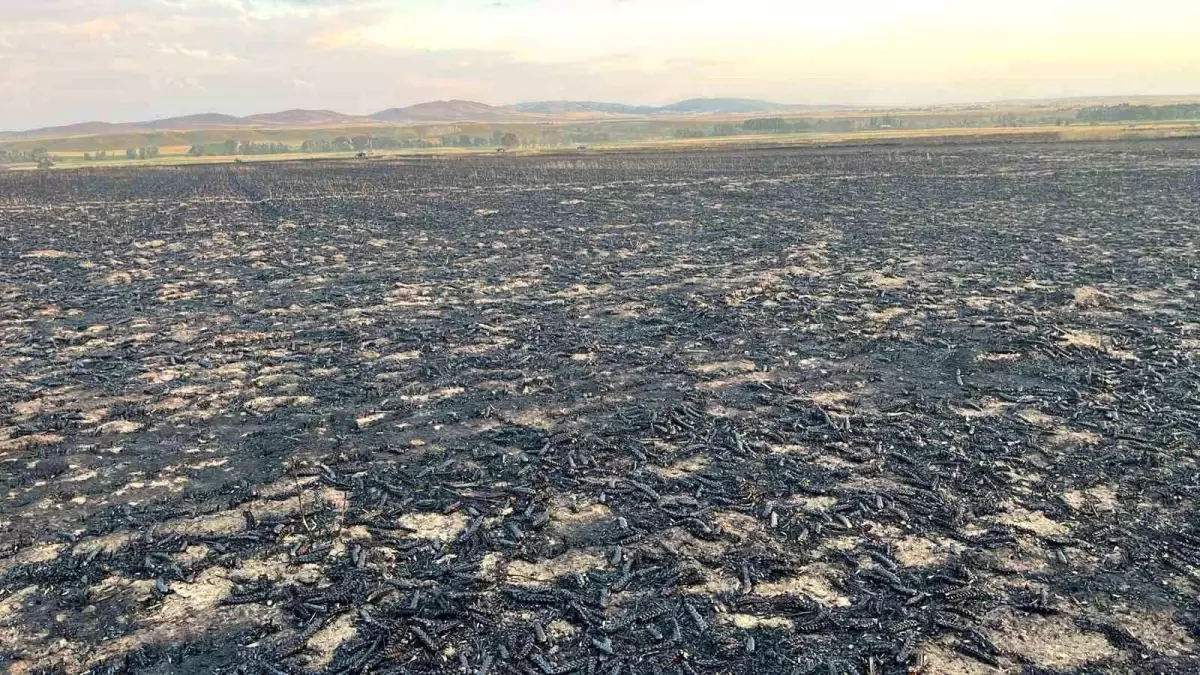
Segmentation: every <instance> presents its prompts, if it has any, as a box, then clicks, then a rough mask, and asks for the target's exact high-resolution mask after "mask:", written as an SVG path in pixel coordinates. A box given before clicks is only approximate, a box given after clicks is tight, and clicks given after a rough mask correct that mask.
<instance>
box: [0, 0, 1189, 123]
mask: <svg viewBox="0 0 1200 675" xmlns="http://www.w3.org/2000/svg"><path fill="white" fill-rule="evenodd" d="M1197 27H1200V1H1198V0H1140V1H1139V2H1130V1H1129V0H1120V1H1117V0H1002V1H1000V2H983V1H981V0H852V1H846V0H823V1H821V2H811V1H809V0H499V1H497V0H0V129H23V128H29V127H35V126H45V125H53V124H62V123H67V122H76V121H82V120H94V119H101V120H108V121H131V120H139V119H148V118H154V117H163V116H169V115H179V114H188V113H194V112H205V111H219V112H227V113H231V114H250V113H255V112H270V111H274V110H281V109H285V108H301V107H302V108H333V109H336V110H340V111H342V112H350V113H370V112H374V111H376V110H379V109H382V108H387V107H393V106H401V105H408V104H412V103H417V102H421V101H427V100H433V99H445V98H467V99H472V100H478V101H483V102H486V103H493V104H502V103H514V102H517V101H529V100H542V99H576V100H584V99H586V100H611V101H619V102H626V103H667V102H671V101H674V100H678V99H683V98H690V97H695V96H746V97H755V98H766V99H771V100H775V101H781V102H791V103H862V104H918V103H942V102H962V101H980V100H994V99H1001V98H1031V97H1049V96H1074V95H1100V94H1200V37H1197Z"/></svg>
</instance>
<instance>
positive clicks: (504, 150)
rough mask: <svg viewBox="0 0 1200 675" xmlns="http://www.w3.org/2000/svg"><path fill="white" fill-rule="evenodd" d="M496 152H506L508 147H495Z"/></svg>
mask: <svg viewBox="0 0 1200 675" xmlns="http://www.w3.org/2000/svg"><path fill="white" fill-rule="evenodd" d="M496 152H508V148H496Z"/></svg>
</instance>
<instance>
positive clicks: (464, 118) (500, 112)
mask: <svg viewBox="0 0 1200 675" xmlns="http://www.w3.org/2000/svg"><path fill="white" fill-rule="evenodd" d="M838 108H839V106H804V105H782V104H779V103H771V102H769V101H757V100H753V99H745V98H694V99H688V100H686V101H680V102H678V103H672V104H671V105H665V106H646V105H627V104H624V103H605V102H599V101H534V102H530V103H517V104H515V105H509V106H502V107H498V106H491V105H487V104H486V103H478V102H476V101H463V100H450V101H431V102H428V103H418V104H416V105H411V106H408V107H404V108H388V109H387V110H381V111H379V112H377V113H375V114H373V115H369V116H358V115H347V114H344V113H340V112H337V111H334V110H300V109H294V110H284V111H281V112H274V113H262V114H258V115H250V116H248V117H235V116H233V115H223V114H220V113H203V114H199V115H185V116H182V117H170V118H167V119H161V120H151V121H148V122H130V123H124V124H111V123H109V122H82V123H79V124H70V125H67V126H61V127H47V128H43V129H32V130H29V131H19V132H6V133H0V140H5V141H18V140H33V139H39V138H66V137H72V136H102V135H113V134H146V133H161V132H192V131H229V130H235V129H264V128H272V127H278V128H286V127H306V126H338V125H351V124H377V123H382V124H402V123H415V122H493V123H502V122H539V121H546V120H547V119H548V118H549V119H553V118H555V117H559V118H567V119H569V118H572V117H577V116H589V115H590V116H595V117H603V116H607V115H614V116H615V115H622V116H637V117H651V116H659V115H662V116H667V115H721V114H725V115H735V114H762V113H786V112H801V111H806V110H808V111H811V110H833V109H838Z"/></svg>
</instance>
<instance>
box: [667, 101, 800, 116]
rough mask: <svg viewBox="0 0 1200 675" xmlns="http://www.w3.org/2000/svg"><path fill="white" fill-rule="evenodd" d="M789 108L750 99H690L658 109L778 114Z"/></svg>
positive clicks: (668, 110)
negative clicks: (777, 112)
mask: <svg viewBox="0 0 1200 675" xmlns="http://www.w3.org/2000/svg"><path fill="white" fill-rule="evenodd" d="M786 107H787V106H783V105H780V104H778V103H771V102H769V101H755V100H753V99H749V98H690V99H688V100H686V101H680V102H678V103H672V104H671V105H665V106H663V107H661V108H658V112H659V113H660V114H662V113H667V114H670V113H675V114H688V113H709V114H712V113H725V114H736V113H765V112H776V111H779V110H782V109H784V108H786Z"/></svg>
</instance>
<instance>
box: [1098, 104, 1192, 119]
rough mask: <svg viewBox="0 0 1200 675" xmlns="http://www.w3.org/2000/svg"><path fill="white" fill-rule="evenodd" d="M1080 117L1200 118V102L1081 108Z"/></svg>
mask: <svg viewBox="0 0 1200 675" xmlns="http://www.w3.org/2000/svg"><path fill="white" fill-rule="evenodd" d="M1078 118H1079V119H1080V120H1082V121H1084V122H1165V121H1170V120H1194V119H1200V104H1196V103H1175V104H1170V105H1130V104H1128V103H1122V104H1120V105H1109V106H1092V107H1089V108H1081V109H1080V110H1079V114H1078Z"/></svg>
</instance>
